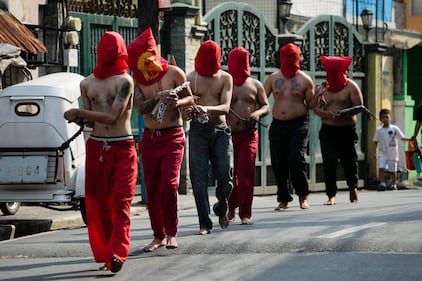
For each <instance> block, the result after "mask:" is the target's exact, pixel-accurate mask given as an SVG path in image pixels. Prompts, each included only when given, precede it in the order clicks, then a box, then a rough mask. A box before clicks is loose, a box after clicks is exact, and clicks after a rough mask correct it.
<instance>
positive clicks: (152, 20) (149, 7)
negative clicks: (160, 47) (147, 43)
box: [138, 0, 160, 44]
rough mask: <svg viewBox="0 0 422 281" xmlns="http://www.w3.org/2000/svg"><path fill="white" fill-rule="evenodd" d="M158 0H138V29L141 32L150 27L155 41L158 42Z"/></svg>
mask: <svg viewBox="0 0 422 281" xmlns="http://www.w3.org/2000/svg"><path fill="white" fill-rule="evenodd" d="M158 1H159V0H138V29H139V34H141V33H142V32H143V31H144V30H145V29H147V28H148V27H151V29H152V33H153V34H154V38H155V41H156V42H157V44H160V33H159V31H158V29H159V22H158Z"/></svg>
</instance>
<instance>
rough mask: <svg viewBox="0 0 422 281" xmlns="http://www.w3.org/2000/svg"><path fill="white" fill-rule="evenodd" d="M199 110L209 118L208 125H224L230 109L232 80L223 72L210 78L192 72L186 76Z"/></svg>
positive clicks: (220, 71)
mask: <svg viewBox="0 0 422 281" xmlns="http://www.w3.org/2000/svg"><path fill="white" fill-rule="evenodd" d="M187 79H188V81H190V86H191V89H192V91H193V94H194V95H195V98H196V104H197V105H198V107H199V108H200V110H202V111H204V112H206V113H207V114H208V116H209V121H208V123H209V124H213V125H217V124H220V123H225V122H227V121H226V115H227V114H228V112H229V109H230V102H231V98H232V91H233V78H232V77H231V75H230V74H229V73H227V72H225V71H223V70H218V71H217V72H216V73H215V74H214V75H212V76H202V75H200V74H199V73H198V72H196V71H192V72H191V73H189V74H188V76H187Z"/></svg>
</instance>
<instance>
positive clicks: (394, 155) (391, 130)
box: [373, 109, 411, 191]
mask: <svg viewBox="0 0 422 281" xmlns="http://www.w3.org/2000/svg"><path fill="white" fill-rule="evenodd" d="M379 118H380V120H381V122H382V125H381V126H379V127H378V128H377V129H376V131H375V134H374V137H373V142H374V157H375V159H377V155H378V174H379V180H380V182H381V183H380V187H379V189H378V190H379V191H384V190H385V189H386V184H385V174H384V172H385V171H388V172H390V174H391V188H392V189H393V190H397V163H398V161H399V149H398V141H400V140H402V141H410V140H411V138H406V137H405V136H404V134H403V132H402V131H401V130H400V128H399V127H397V126H396V125H393V124H391V123H390V122H391V112H390V110H389V109H381V110H380V112H379Z"/></svg>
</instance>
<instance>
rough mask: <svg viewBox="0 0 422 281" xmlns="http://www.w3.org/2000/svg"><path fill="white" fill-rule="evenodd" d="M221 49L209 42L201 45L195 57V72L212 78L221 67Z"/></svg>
mask: <svg viewBox="0 0 422 281" xmlns="http://www.w3.org/2000/svg"><path fill="white" fill-rule="evenodd" d="M220 61H221V49H220V46H218V44H217V43H215V42H214V41H212V40H207V41H205V42H204V43H202V44H201V46H200V47H199V50H198V53H197V54H196V57H195V70H196V71H197V72H198V73H199V74H201V75H204V76H212V75H213V74H214V73H216V72H217V71H218V70H219V69H220V67H221V62H220Z"/></svg>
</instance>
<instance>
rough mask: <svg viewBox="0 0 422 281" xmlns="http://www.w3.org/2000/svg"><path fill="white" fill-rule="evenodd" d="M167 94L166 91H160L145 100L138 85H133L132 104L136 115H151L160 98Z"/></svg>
mask: <svg viewBox="0 0 422 281" xmlns="http://www.w3.org/2000/svg"><path fill="white" fill-rule="evenodd" d="M168 93H169V91H168V90H166V91H161V92H158V93H156V94H155V95H153V96H152V97H151V98H149V99H145V97H144V95H143V94H142V92H141V89H140V88H139V86H138V85H135V91H134V99H133V104H134V105H135V109H136V112H137V113H138V115H143V114H147V113H151V112H152V111H153V110H154V107H155V105H156V104H157V102H158V101H159V100H160V98H162V97H165V96H166V95H167V94H168Z"/></svg>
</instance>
